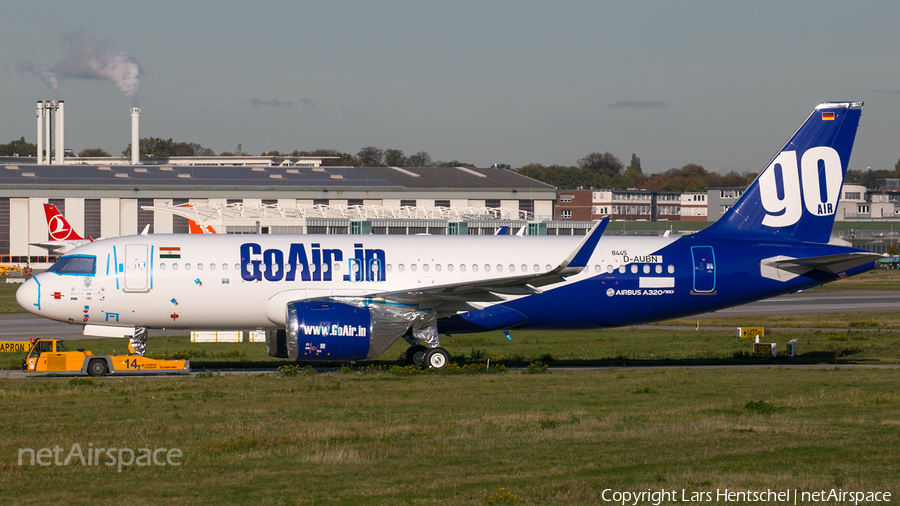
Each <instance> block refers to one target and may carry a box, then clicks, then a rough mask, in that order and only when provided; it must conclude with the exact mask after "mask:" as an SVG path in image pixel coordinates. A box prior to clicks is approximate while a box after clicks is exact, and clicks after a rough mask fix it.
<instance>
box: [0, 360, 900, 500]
mask: <svg viewBox="0 0 900 506" xmlns="http://www.w3.org/2000/svg"><path fill="white" fill-rule="evenodd" d="M73 383H74V384H73ZM898 384H900V371H898V370H871V369H870V370H846V369H844V370H834V369H826V370H783V369H764V370H727V369H726V370H721V369H716V370H686V369H675V370H672V369H670V370H600V371H577V372H558V371H557V372H552V373H550V374H521V373H519V372H506V373H499V374H491V375H485V374H479V375H447V374H418V375H398V374H392V373H390V372H385V371H381V372H368V373H366V372H352V373H341V372H334V373H324V374H313V375H302V374H301V375H298V376H295V377H281V376H277V375H257V376H254V375H237V376H217V375H202V376H199V377H191V378H185V377H169V378H147V379H118V378H104V379H94V380H79V381H75V382H73V381H71V380H67V379H50V378H46V379H22V380H10V379H0V405H2V406H3V409H2V410H0V424H2V426H3V428H4V430H3V432H2V434H3V435H2V436H0V499H2V500H3V501H4V502H5V503H7V504H22V505H27V504H71V505H77V504H91V505H96V504H137V505H141V504H154V505H157V504H259V505H282V504H284V505H288V504H363V505H365V504H387V505H392V504H462V505H465V504H471V505H483V504H512V503H520V504H566V505H571V504H607V502H605V501H603V500H602V493H603V490H604V489H612V490H615V491H644V490H648V489H650V490H656V491H658V490H660V489H666V490H677V491H679V493H680V491H681V490H682V489H684V490H686V491H687V493H689V494H690V493H691V492H695V491H712V492H713V494H715V491H716V490H717V489H720V490H722V489H725V488H728V489H731V490H746V489H750V490H757V491H765V490H766V489H779V490H784V489H798V490H800V491H818V490H822V489H824V490H830V489H832V488H834V489H841V490H844V491H891V492H892V493H893V494H894V497H896V494H897V493H900V481H898V476H900V445H897V444H896V441H897V431H898V427H900V387H898ZM75 443H78V444H79V445H80V446H81V447H83V448H88V447H89V446H90V445H92V447H93V448H129V449H133V450H134V451H136V452H138V453H139V452H140V449H142V448H149V449H158V448H165V449H167V450H168V449H172V448H177V449H179V450H180V451H181V452H182V454H183V458H181V459H176V462H180V463H181V465H179V466H171V465H167V466H152V465H151V466H143V467H138V466H136V465H131V466H124V467H123V470H122V472H117V468H116V467H108V466H106V465H105V462H109V460H106V459H107V458H108V456H106V455H104V460H102V461H101V462H103V463H102V464H101V465H99V466H86V465H81V464H79V463H76V460H75V459H74V458H73V460H72V461H71V465H68V466H56V465H51V466H47V467H42V466H39V465H34V466H32V465H30V462H29V461H28V459H27V457H26V459H25V462H24V465H22V466H20V465H18V454H19V450H20V449H22V448H31V449H41V448H51V449H52V448H53V447H55V446H57V445H58V446H59V447H61V448H63V449H64V451H63V454H62V457H61V459H60V460H61V461H64V460H65V457H66V455H67V454H68V452H69V451H70V449H71V448H72V446H73V444H75ZM642 504H649V503H648V502H644V503H642ZM734 504H744V503H742V502H735V503H734Z"/></svg>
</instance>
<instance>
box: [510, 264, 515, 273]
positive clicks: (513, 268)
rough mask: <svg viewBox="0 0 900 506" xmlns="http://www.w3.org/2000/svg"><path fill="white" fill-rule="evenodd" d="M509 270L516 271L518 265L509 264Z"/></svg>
mask: <svg viewBox="0 0 900 506" xmlns="http://www.w3.org/2000/svg"><path fill="white" fill-rule="evenodd" d="M509 272H516V266H515V265H513V264H509Z"/></svg>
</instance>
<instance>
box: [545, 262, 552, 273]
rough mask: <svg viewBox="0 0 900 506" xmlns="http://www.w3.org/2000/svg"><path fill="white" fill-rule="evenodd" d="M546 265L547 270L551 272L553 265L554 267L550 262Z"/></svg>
mask: <svg viewBox="0 0 900 506" xmlns="http://www.w3.org/2000/svg"><path fill="white" fill-rule="evenodd" d="M544 267H545V270H546V271H547V272H550V271H552V270H553V267H552V266H551V265H550V264H547V265H545V266H544Z"/></svg>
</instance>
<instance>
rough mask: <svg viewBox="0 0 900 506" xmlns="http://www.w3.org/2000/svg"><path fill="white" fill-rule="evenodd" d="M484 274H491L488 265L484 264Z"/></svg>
mask: <svg viewBox="0 0 900 506" xmlns="http://www.w3.org/2000/svg"><path fill="white" fill-rule="evenodd" d="M484 272H491V266H490V265H488V264H484Z"/></svg>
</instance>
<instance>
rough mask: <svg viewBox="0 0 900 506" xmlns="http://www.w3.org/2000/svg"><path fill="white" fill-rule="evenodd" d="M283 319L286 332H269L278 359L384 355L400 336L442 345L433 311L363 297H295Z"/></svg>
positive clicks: (349, 358)
mask: <svg viewBox="0 0 900 506" xmlns="http://www.w3.org/2000/svg"><path fill="white" fill-rule="evenodd" d="M284 321H285V322H286V327H287V328H286V330H277V331H276V330H269V331H267V332H266V350H267V351H268V353H269V355H271V356H273V357H279V358H290V359H292V360H298V361H311V360H319V361H334V362H340V361H353V360H362V359H365V358H372V357H377V356H380V355H381V354H382V353H384V352H385V351H387V349H388V348H390V347H391V345H393V344H394V343H395V342H396V341H397V340H398V339H400V338H405V339H407V340H408V341H410V344H417V343H418V344H424V345H428V346H429V347H435V346H438V344H439V343H438V340H437V323H436V322H437V315H436V314H435V313H434V311H433V310H425V311H422V310H419V309H417V308H416V307H414V306H410V307H404V306H400V305H391V304H370V303H369V302H367V301H366V300H365V299H363V298H356V299H353V298H345V299H338V300H335V299H316V300H299V301H291V302H288V303H287V304H286V307H285V319H284ZM407 336H409V337H407Z"/></svg>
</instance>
